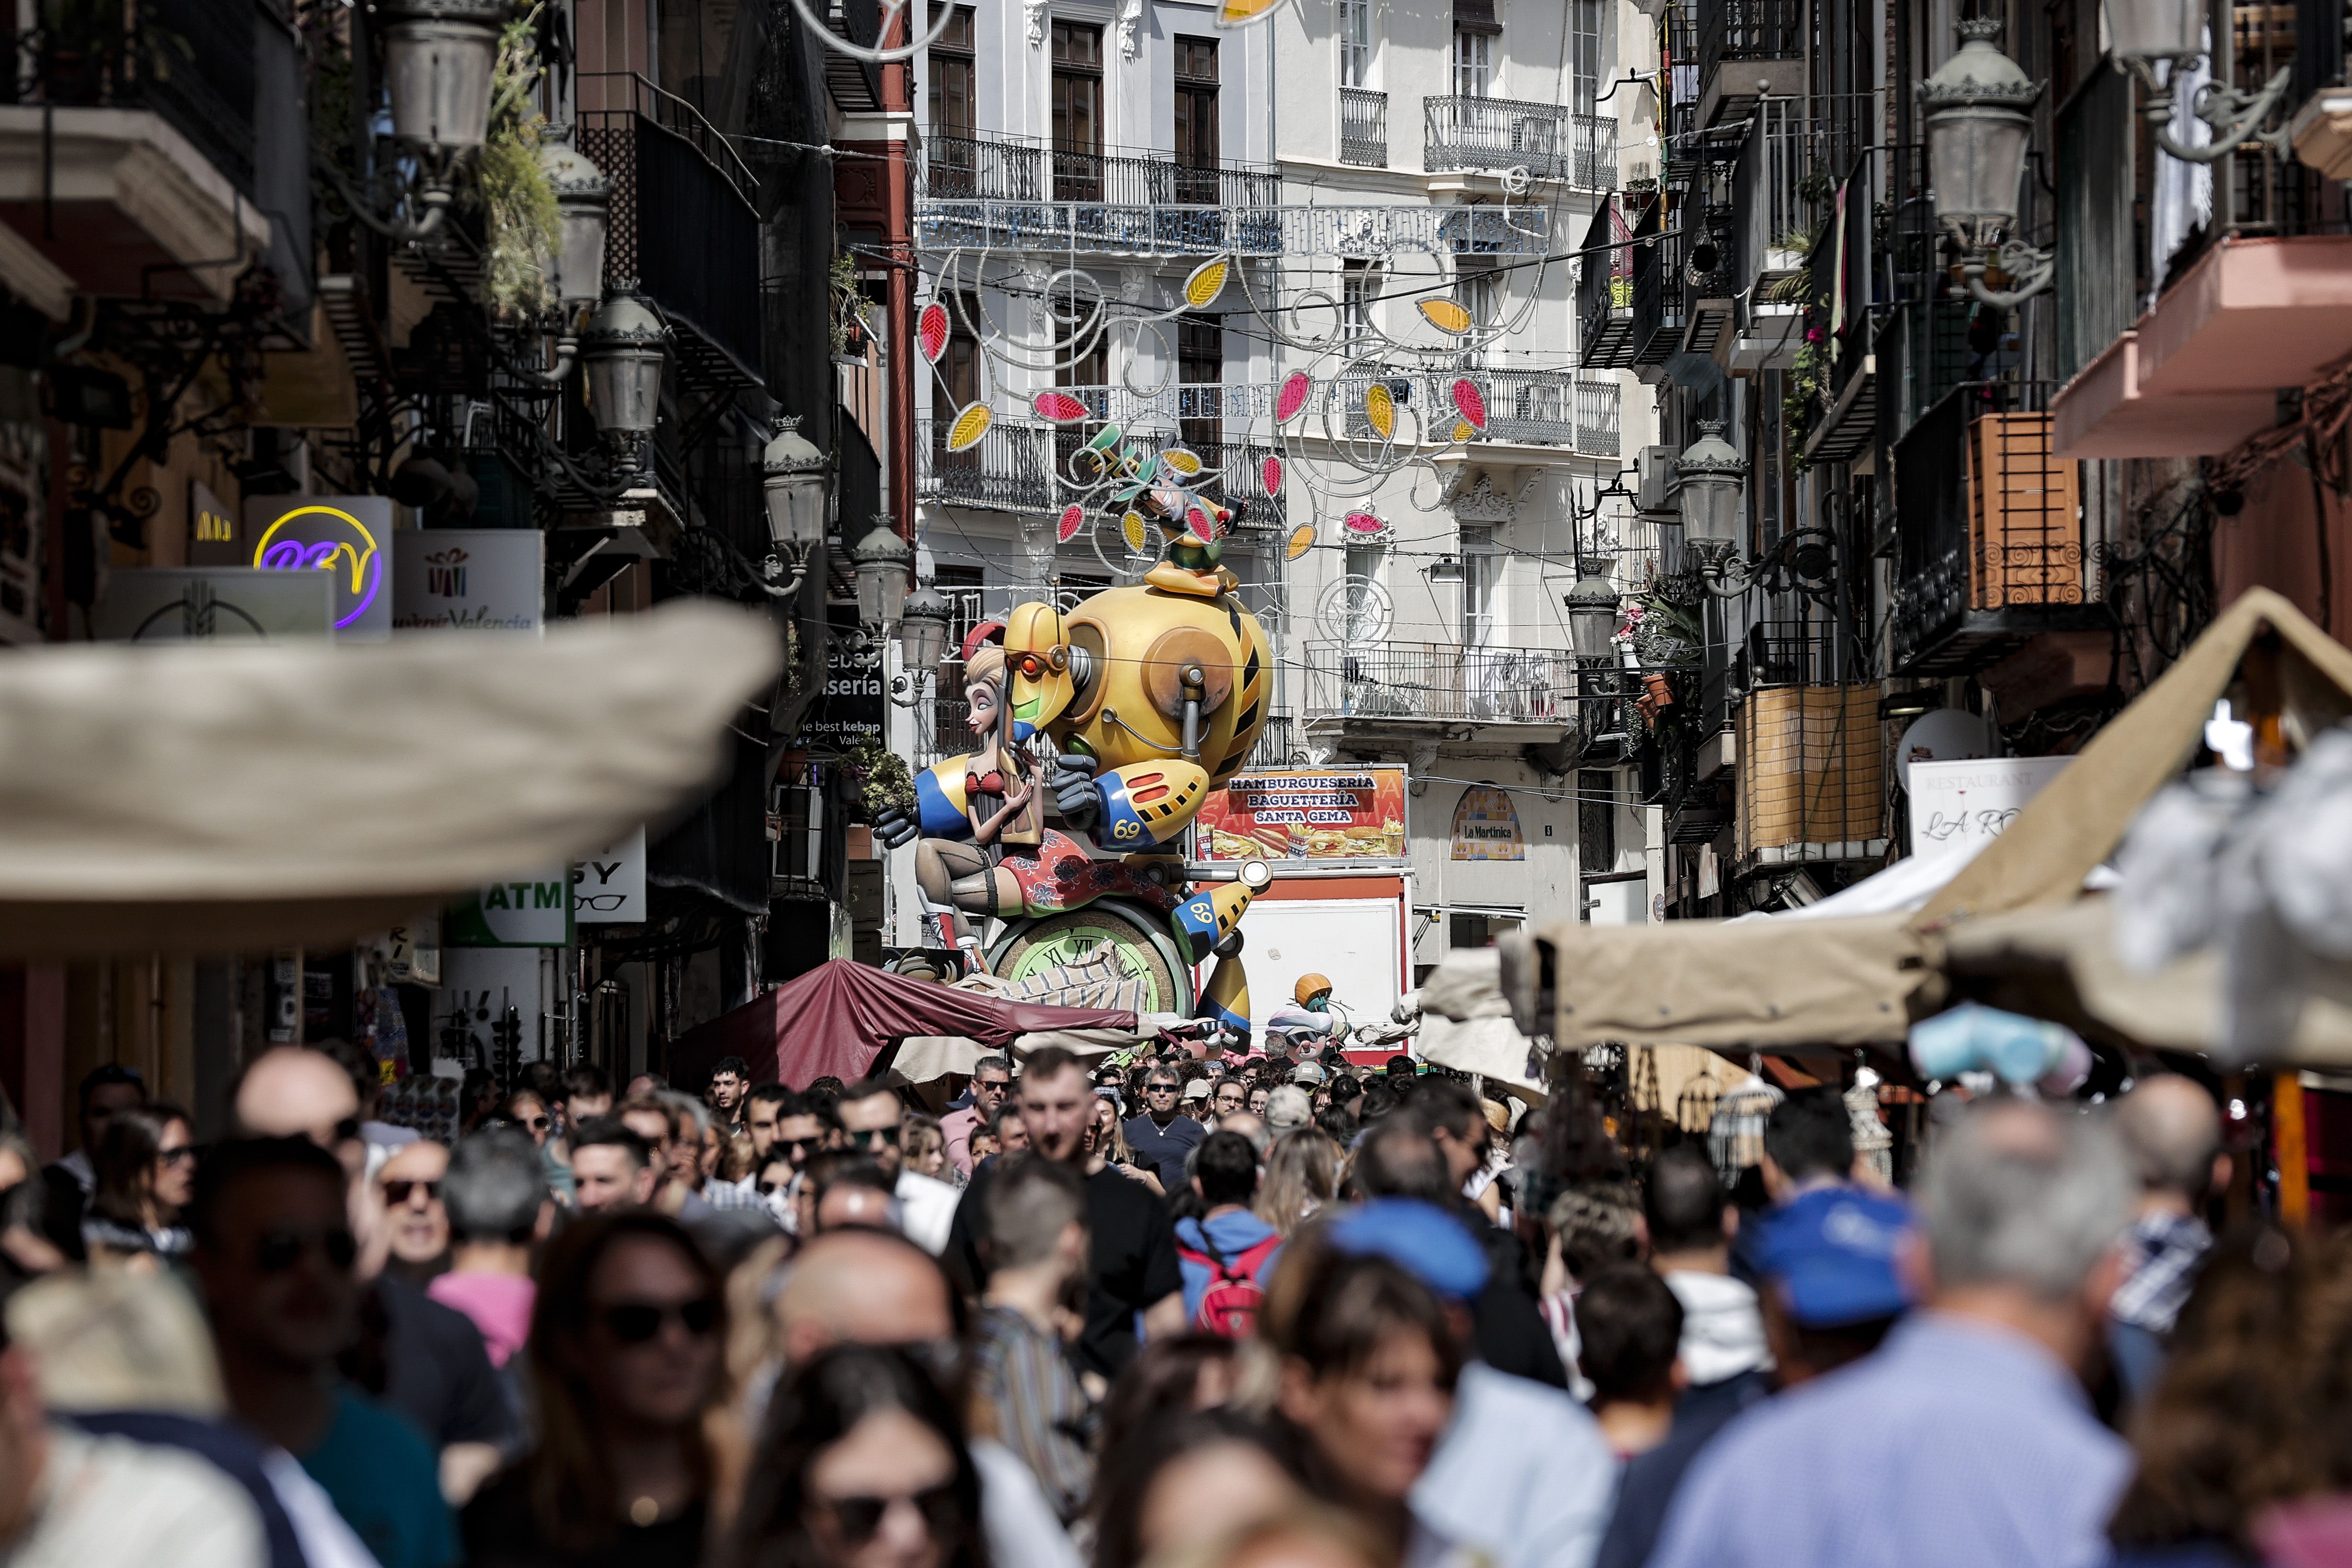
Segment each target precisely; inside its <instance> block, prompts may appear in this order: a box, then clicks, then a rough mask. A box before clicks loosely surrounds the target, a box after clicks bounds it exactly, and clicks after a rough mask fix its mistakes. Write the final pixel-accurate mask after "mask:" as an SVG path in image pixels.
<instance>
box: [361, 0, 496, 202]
mask: <svg viewBox="0 0 2352 1568" xmlns="http://www.w3.org/2000/svg"><path fill="white" fill-rule="evenodd" d="M508 8H509V7H508V5H507V0H383V5H382V6H381V7H380V8H379V10H378V12H377V15H378V16H380V17H381V18H382V20H383V75H384V87H385V93H386V96H387V97H388V98H389V99H390V100H391V106H392V133H393V135H394V137H396V138H397V139H399V140H400V141H405V142H407V143H408V144H409V145H411V146H412V147H414V148H415V149H416V152H417V158H418V162H421V163H422V164H423V165H424V170H425V180H424V188H423V190H422V191H421V192H420V193H419V199H420V201H421V203H422V204H423V206H424V208H425V218H424V221H423V222H422V223H420V224H418V225H415V227H414V228H413V229H411V230H408V231H406V235H405V237H409V238H422V237H424V236H425V235H427V234H430V233H431V232H432V231H433V230H434V229H436V228H437V227H439V226H440V223H441V219H442V216H443V214H446V212H447V211H448V210H449V204H450V202H451V200H452V199H453V194H454V193H452V192H451V190H450V188H449V169H450V165H451V164H453V163H455V162H457V157H458V156H459V154H461V153H465V152H471V151H473V150H474V149H475V148H477V147H479V146H480V145H481V144H482V141H483V139H484V138H485V137H487V136H488V134H489V128H490V73H491V70H492V68H493V67H495V66H496V65H497V63H498V53H499V25H500V24H501V23H502V22H504V21H505V20H506V16H507V11H508Z"/></svg>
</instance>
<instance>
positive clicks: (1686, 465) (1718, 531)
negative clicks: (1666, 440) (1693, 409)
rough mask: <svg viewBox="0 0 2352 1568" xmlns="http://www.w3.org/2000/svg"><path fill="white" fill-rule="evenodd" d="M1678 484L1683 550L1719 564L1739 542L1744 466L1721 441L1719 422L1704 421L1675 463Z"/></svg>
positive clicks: (1731, 449) (1731, 448)
mask: <svg viewBox="0 0 2352 1568" xmlns="http://www.w3.org/2000/svg"><path fill="white" fill-rule="evenodd" d="M1747 477H1748V464H1747V462H1746V460H1745V459H1743V458H1742V457H1741V456H1740V455H1739V449H1738V447H1736V446H1734V445H1732V444H1731V443H1729V442H1728V441H1726V440H1725V439H1724V438H1723V421H1721V420H1719V419H1703V420H1701V421H1699V423H1698V439H1697V440H1696V441H1694V442H1692V443H1691V444H1689V445H1688V446H1686V447H1685V448H1684V449H1683V455H1681V456H1680V457H1677V458H1675V478H1677V479H1678V480H1680V481H1681V484H1680V485H1679V486H1677V488H1676V495H1675V499H1676V502H1677V503H1678V505H1679V506H1680V507H1681V510H1682V520H1683V548H1684V549H1685V550H1689V551H1691V552H1693V553H1695V554H1696V555H1697V556H1699V557H1700V559H1701V560H1702V561H1703V562H1708V563H1714V562H1720V561H1721V560H1722V559H1724V558H1725V557H1727V556H1728V555H1730V554H1731V553H1732V551H1733V549H1735V547H1736V546H1737V545H1738V539H1739V491H1740V486H1741V485H1742V484H1743V482H1744V481H1745V480H1746V479H1747Z"/></svg>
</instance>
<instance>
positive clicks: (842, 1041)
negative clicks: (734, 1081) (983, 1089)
mask: <svg viewBox="0 0 2352 1568" xmlns="http://www.w3.org/2000/svg"><path fill="white" fill-rule="evenodd" d="M1137 1022H1138V1019H1137V1018H1136V1015H1135V1014H1134V1013H1132V1012H1122V1011H1118V1010H1114V1009H1108V1008H1055V1007H1045V1006H1041V1005H1039V1004H1037V1003H1034V1002H1006V1001H999V1000H997V999H995V998H992V997H984V996H982V995H980V994H979V993H977V992H974V991H966V990H960V989H958V988H955V987H953V986H943V985H940V983H939V982H938V981H936V980H918V979H912V978H909V977H907V976H905V975H896V974H892V973H891V972H889V971H888V970H887V969H877V968H876V967H873V966H872V965H870V964H858V963H853V962H851V961H850V960H849V959H846V958H835V959H833V960H831V961H830V962H827V963H824V964H820V965H818V966H817V967H815V968H814V969H811V970H810V971H809V972H808V973H807V974H805V975H803V976H802V977H800V978H798V979H796V980H793V981H792V982H791V983H790V984H788V985H785V986H782V987H780V988H777V989H775V990H772V991H771V992H769V993H768V994H767V995H766V996H763V997H761V998H757V999H756V1000H754V1001H751V1002H747V1003H745V1004H744V1005H743V1006H741V1007H740V1008H737V1009H735V1010H734V1011H733V1012H731V1013H728V1014H726V1015H724V1016H723V1017H720V1018H716V1019H712V1020H711V1021H710V1022H709V1023H707V1024H704V1025H703V1026H702V1027H701V1028H700V1029H698V1030H692V1031H691V1032H689V1033H688V1034H686V1035H685V1036H683V1037H682V1038H680V1039H679V1040H678V1041H677V1044H676V1045H675V1046H674V1047H673V1048H672V1051H671V1061H672V1064H673V1076H674V1077H676V1079H677V1081H678V1082H682V1083H699V1082H702V1080H703V1079H704V1078H705V1077H707V1076H709V1071H710V1069H711V1067H712V1065H713V1064H715V1063H716V1062H718V1061H719V1060H720V1059H721V1058H723V1057H729V1056H740V1057H741V1058H742V1059H743V1060H744V1061H746V1062H748V1063H749V1064H750V1065H751V1078H752V1081H753V1082H759V1081H761V1080H762V1079H769V1078H773V1079H775V1080H777V1081H778V1082H784V1083H789V1084H791V1085H793V1087H794V1088H796V1089H797V1088H804V1087H806V1086H807V1085H808V1084H809V1083H810V1082H812V1081H814V1080H815V1079H819V1078H824V1077H827V1076H831V1077H835V1078H838V1079H840V1080H841V1081H842V1082H845V1083H846V1082H853V1081H855V1080H856V1079H859V1078H863V1077H865V1076H866V1073H868V1072H870V1071H873V1069H874V1065H875V1063H876V1061H877V1060H879V1058H880V1057H881V1055H882V1052H883V1051H885V1050H886V1049H887V1048H888V1047H890V1046H892V1045H895V1044H897V1043H898V1041H900V1040H905V1039H907V1038H908V1037H909V1036H915V1035H957V1036H962V1037H964V1038H966V1039H968V1040H971V1041H972V1042H974V1043H975V1044H976V1045H979V1046H982V1047H984V1048H986V1049H988V1050H992V1051H1002V1050H1003V1049H1004V1048H1005V1047H1006V1046H1008V1045H1010V1044H1012V1043H1013V1041H1014V1040H1017V1039H1018V1038H1020V1037H1021V1036H1023V1035H1024V1034H1033V1033H1037V1032H1039V1031H1042V1030H1096V1029H1109V1030H1121V1031H1131V1030H1134V1029H1135V1027H1136V1025H1137Z"/></svg>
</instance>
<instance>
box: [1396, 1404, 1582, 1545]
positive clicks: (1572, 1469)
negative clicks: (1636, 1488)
mask: <svg viewBox="0 0 2352 1568" xmlns="http://www.w3.org/2000/svg"><path fill="white" fill-rule="evenodd" d="M1616 1491H1617V1460H1616V1458H1615V1456H1613V1455H1612V1454H1611V1453H1610V1451H1609V1440H1608V1439H1607V1438H1606V1437H1602V1436H1601V1424H1600V1423H1599V1422H1597V1421H1595V1420H1594V1419H1593V1418H1592V1415H1591V1412H1590V1411H1588V1410H1586V1409H1585V1408H1584V1406H1581V1405H1579V1404H1578V1403H1577V1402H1576V1401H1575V1400H1573V1399H1571V1398H1570V1397H1569V1396H1567V1395H1565V1394H1563V1393H1561V1392H1560V1391H1559V1389H1557V1388H1550V1387H1547V1386H1546V1385H1543V1384H1540V1383H1534V1382H1530V1381H1529V1380H1528V1379H1527V1378H1524V1377H1514V1376H1512V1375H1510V1374H1509V1373H1507V1372H1497V1371H1496V1370H1495V1369H1494V1368H1493V1367H1491V1366H1488V1365H1487V1364H1486V1363H1484V1362H1479V1361H1474V1362H1471V1363H1470V1364H1467V1365H1465V1367H1463V1369H1462V1378H1461V1381H1460V1382H1459V1383H1458V1384H1457V1385H1455V1386H1454V1424H1453V1425H1452V1426H1450V1427H1447V1428H1446V1430H1445V1436H1444V1437H1443V1438H1442V1439H1440V1440H1439V1442H1438V1445H1437V1452H1436V1453H1435V1454H1433V1455H1432V1456H1431V1457H1430V1461H1429V1468H1428V1469H1425V1470H1423V1472H1422V1475H1421V1479H1420V1480H1418V1481H1416V1482H1414V1483H1413V1489H1412V1497H1411V1499H1410V1501H1411V1503H1412V1516H1413V1521H1414V1524H1415V1526H1416V1529H1415V1536H1416V1546H1415V1550H1413V1551H1411V1552H1408V1558H1409V1560H1411V1561H1414V1562H1431V1561H1442V1560H1443V1559H1440V1558H1430V1557H1426V1556H1423V1554H1422V1552H1421V1551H1420V1550H1419V1540H1420V1538H1421V1537H1422V1536H1423V1534H1424V1533H1425V1534H1426V1535H1427V1536H1429V1537H1432V1538H1434V1540H1435V1541H1436V1542H1443V1543H1444V1545H1445V1546H1448V1547H1451V1548H1455V1549H1462V1548H1466V1549H1469V1550H1471V1551H1474V1552H1478V1553H1480V1554H1483V1556H1484V1557H1485V1559H1486V1561H1488V1562H1490V1563H1496V1564H1498V1565H1499V1568H1591V1562H1592V1557H1593V1553H1594V1552H1598V1551H1599V1550H1600V1549H1601V1533H1602V1531H1606V1530H1607V1529H1608V1527H1609V1511H1610V1509H1611V1507H1612V1503H1613V1502H1614V1500H1615V1498H1616Z"/></svg>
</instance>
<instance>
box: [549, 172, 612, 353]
mask: <svg viewBox="0 0 2352 1568" xmlns="http://www.w3.org/2000/svg"><path fill="white" fill-rule="evenodd" d="M539 166H540V168H541V169H542V170H543V171H545V172H546V174H547V183H549V184H550V185H551V186H553V187H554V189H555V218H556V234H557V239H556V247H555V254H554V255H553V256H551V257H549V258H548V259H549V261H550V262H551V267H550V268H549V270H551V272H552V273H553V274H554V277H553V281H554V284H555V298H557V300H558V301H560V302H561V303H562V307H563V313H564V317H565V319H566V321H567V323H568V321H569V320H570V319H571V317H572V312H573V311H575V310H577V309H579V308H582V307H583V306H590V305H593V304H595V303H596V302H597V301H598V300H600V299H602V298H604V232H605V227H606V223H607V220H608V218H609V217H610V215H611V212H612V205H613V186H612V182H610V181H609V180H607V179H605V178H604V171H603V170H602V169H599V168H597V167H596V165H595V164H594V163H593V162H590V161H589V159H588V156H587V154H585V153H583V152H581V151H580V150H579V149H578V148H576V147H574V146H572V144H571V143H570V142H568V141H546V142H542V143H541V144H540V149H539Z"/></svg>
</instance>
